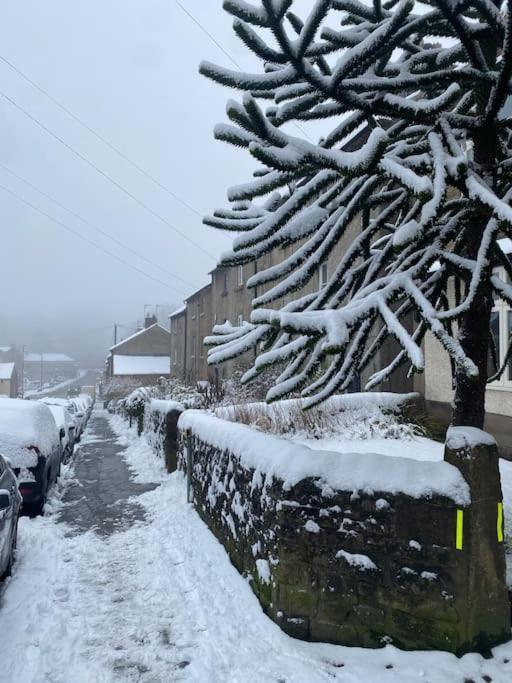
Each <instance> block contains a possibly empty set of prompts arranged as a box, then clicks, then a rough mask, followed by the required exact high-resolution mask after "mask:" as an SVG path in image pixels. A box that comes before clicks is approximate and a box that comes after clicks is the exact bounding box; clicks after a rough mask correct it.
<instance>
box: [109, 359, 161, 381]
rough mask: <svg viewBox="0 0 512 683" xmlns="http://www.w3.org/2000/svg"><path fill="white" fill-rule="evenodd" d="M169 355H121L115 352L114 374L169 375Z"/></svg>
mask: <svg viewBox="0 0 512 683" xmlns="http://www.w3.org/2000/svg"><path fill="white" fill-rule="evenodd" d="M169 373H170V359H169V356H119V355H117V354H114V375H117V376H119V375H121V376H125V375H137V376H139V375H168V374H169Z"/></svg>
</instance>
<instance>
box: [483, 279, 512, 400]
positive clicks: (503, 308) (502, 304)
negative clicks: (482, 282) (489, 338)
mask: <svg viewBox="0 0 512 683" xmlns="http://www.w3.org/2000/svg"><path fill="white" fill-rule="evenodd" d="M493 275H497V276H498V277H499V278H500V279H501V280H503V282H507V274H506V271H505V269H504V268H501V267H500V268H495V269H494V270H493ZM492 313H498V325H499V328H498V329H499V332H498V334H499V356H500V357H499V364H498V365H499V368H501V366H502V365H503V361H504V359H505V354H506V352H507V349H508V346H509V343H510V335H509V331H508V319H509V316H512V307H511V306H510V304H508V303H507V302H506V301H505V300H504V299H500V298H498V297H496V299H495V300H494V305H493V307H492ZM509 371H510V373H511V374H512V359H511V360H509V369H507V368H505V370H504V371H503V375H502V376H501V377H500V379H498V380H495V381H494V382H490V383H489V384H488V385H487V386H488V388H489V389H493V390H494V389H496V390H498V391H512V379H508V374H509Z"/></svg>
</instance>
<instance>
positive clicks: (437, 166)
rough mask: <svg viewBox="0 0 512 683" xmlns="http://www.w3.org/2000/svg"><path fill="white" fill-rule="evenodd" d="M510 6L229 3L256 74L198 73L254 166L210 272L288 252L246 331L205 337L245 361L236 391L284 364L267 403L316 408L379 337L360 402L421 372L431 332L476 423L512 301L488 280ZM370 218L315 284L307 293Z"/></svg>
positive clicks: (507, 179)
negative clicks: (224, 98)
mask: <svg viewBox="0 0 512 683" xmlns="http://www.w3.org/2000/svg"><path fill="white" fill-rule="evenodd" d="M294 4H295V5H296V6H297V5H299V4H300V5H301V6H306V7H308V9H307V14H306V16H304V17H303V18H299V16H297V15H296V14H295V13H294V12H293V10H294V9H295V7H294ZM511 5H512V0H509V2H508V3H506V4H505V5H504V6H503V7H501V3H499V2H494V1H493V0H430V1H428V0H427V1H426V2H424V3H419V2H414V1H413V0H400V1H399V2H396V1H395V0H390V1H389V2H384V3H381V2H380V0H374V1H373V2H371V1H370V0H367V2H364V3H363V2H360V1H359V0H315V1H313V0H312V1H311V2H310V3H302V2H300V3H299V2H298V1H297V2H295V3H294V0H261V2H258V3H256V2H253V3H249V2H245V1H244V0H225V1H224V9H225V10H226V11H227V12H229V13H230V14H231V15H233V16H234V17H235V20H234V30H235V32H236V34H237V35H238V36H239V37H240V38H241V40H242V41H243V42H244V43H245V44H246V45H247V47H248V48H249V49H250V50H252V52H253V53H255V54H256V55H257V56H258V57H259V58H260V59H261V60H262V62H263V64H264V66H263V68H262V71H261V73H254V74H251V73H241V72H237V71H233V70H229V69H225V68H222V67H219V66H215V65H213V64H211V63H203V64H202V65H201V72H202V73H203V74H204V75H206V76H208V77H209V78H211V79H213V80H215V81H217V82H219V83H221V84H223V85H226V86H230V87H232V88H235V89H237V90H240V91H243V92H244V93H245V94H244V97H243V101H242V102H241V103H239V102H235V101H230V102H229V103H228V108H227V113H228V117H229V119H230V120H231V123H230V124H222V125H219V126H217V128H216V137H217V138H218V139H220V140H224V141H226V142H228V143H231V144H233V145H236V146H240V147H245V148H247V149H248V150H249V152H250V153H251V154H252V156H253V157H254V158H255V159H257V160H258V162H259V166H258V168H257V170H256V171H255V173H254V178H253V180H252V181H251V182H249V183H248V184H246V185H242V186H238V187H235V188H232V189H231V190H230V193H229V199H230V201H232V202H233V205H232V206H231V207H230V208H229V209H226V210H222V211H217V212H215V215H214V216H213V217H212V218H210V219H208V220H207V221H206V222H207V223H208V224H210V225H213V226H215V227H218V228H220V229H224V230H232V231H235V232H237V233H239V234H238V235H237V236H236V238H235V241H234V247H233V251H232V253H230V254H228V255H226V256H225V257H224V258H223V261H222V262H221V265H226V266H232V265H236V264H244V263H248V262H252V261H254V260H255V259H257V258H259V257H261V256H263V255H265V254H267V253H269V252H271V251H273V250H274V249H276V247H278V246H282V245H288V246H290V245H291V246H292V249H291V254H290V255H289V256H288V257H287V258H286V259H285V260H284V261H283V262H281V263H279V264H278V265H274V266H272V267H268V268H266V269H263V270H261V271H260V272H257V273H256V274H255V275H254V276H253V277H251V278H250V280H249V281H248V283H247V284H248V286H249V287H251V288H255V289H256V292H257V295H256V297H255V299H254V302H253V308H254V310H253V314H252V320H251V323H250V324H249V323H247V324H245V325H244V326H243V327H241V328H232V327H228V326H220V327H218V328H216V330H215V333H214V337H213V338H211V339H210V340H209V343H210V344H211V345H212V346H213V349H212V350H211V351H210V360H211V362H218V361H222V360H225V359H228V358H233V357H235V356H236V355H238V354H241V353H243V352H245V351H247V350H248V349H251V348H255V349H257V350H258V353H259V357H258V359H257V361H256V364H255V367H254V369H253V370H252V371H250V372H249V373H248V376H247V379H250V377H251V376H253V375H254V374H255V373H257V372H258V371H259V370H260V369H262V368H264V367H268V366H269V365H272V364H282V363H284V364H285V369H284V371H283V372H282V374H281V376H280V377H279V380H278V382H277V384H276V385H275V387H274V388H273V389H272V390H271V391H270V394H269V397H268V398H269V399H272V400H273V399H276V398H280V397H284V396H286V395H287V394H289V393H291V392H296V391H299V390H301V391H302V394H303V396H304V397H305V398H306V405H313V404H315V403H318V402H320V401H322V400H324V399H325V398H327V397H328V396H330V395H331V394H333V393H334V392H339V391H342V390H343V389H344V388H346V387H348V385H349V384H350V383H351V381H352V380H353V379H354V377H355V376H356V375H359V374H360V373H362V372H363V371H364V370H365V368H367V367H368V366H369V364H370V363H371V362H372V360H373V359H374V358H375V356H376V354H377V353H378V351H379V349H380V347H381V346H382V344H383V343H384V342H385V340H386V339H387V337H388V336H389V335H392V336H394V337H396V339H397V340H398V341H399V343H400V347H401V350H400V352H399V353H398V355H397V356H396V358H394V360H393V361H392V362H391V363H390V364H389V365H388V366H387V367H383V368H381V369H380V370H379V372H378V373H376V374H374V375H373V376H371V377H370V379H369V382H368V388H371V387H374V386H377V385H378V384H379V383H380V382H382V381H383V380H384V379H385V378H387V377H388V376H389V375H390V374H391V373H392V372H393V371H395V370H396V369H397V368H398V367H399V366H401V365H402V364H404V363H408V364H409V365H410V366H411V369H412V371H413V372H414V371H416V372H421V371H422V370H423V363H424V361H423V354H422V351H421V343H422V340H423V337H424V335H425V334H426V333H427V332H431V333H432V334H433V335H435V337H437V339H438V340H439V341H440V343H441V344H442V346H443V347H444V349H445V351H446V353H447V354H448V355H449V357H450V359H451V362H452V367H453V376H454V384H455V407H454V424H457V425H471V426H475V427H482V426H483V421H484V397H485V386H486V383H487V381H488V380H489V379H490V377H489V371H488V359H489V357H491V358H494V359H496V352H495V349H493V342H492V335H491V334H490V331H489V327H490V320H491V309H492V305H493V303H492V302H493V296H497V297H500V298H502V299H505V300H506V301H507V302H509V303H511V304H512V287H511V286H509V285H508V284H507V283H506V282H505V281H504V280H502V279H500V278H499V277H497V276H496V275H494V274H493V270H494V269H495V268H496V266H501V267H502V268H504V270H505V272H506V273H507V274H508V276H509V278H510V279H511V280H512V267H511V265H510V263H509V261H508V259H507V257H506V256H505V254H504V253H502V251H501V249H500V246H499V243H498V237H500V235H501V236H503V235H507V234H511V233H512V209H511V208H510V206H509V199H510V197H512V153H511V150H512V137H511V130H512V118H507V116H506V115H505V113H504V106H505V103H506V102H507V99H508V97H509V93H510V92H512V90H511V87H512V86H511V83H510V78H511V71H512V56H511V42H512V7H511ZM319 119H322V120H324V121H325V123H324V125H325V127H326V131H328V132H327V133H326V134H325V135H324V137H323V138H322V139H320V140H319V141H318V142H317V143H315V142H312V141H310V140H309V139H308V137H309V136H307V135H306V134H304V135H303V134H302V130H303V128H304V126H305V125H307V124H306V123H305V122H309V121H313V120H319ZM290 122H295V124H296V125H294V126H293V127H292V126H290V125H286V124H289V123H290ZM329 124H330V125H329ZM354 140H358V141H359V142H358V146H357V147H356V148H354ZM266 195H268V196H269V197H270V199H269V198H268V197H266V198H265V199H264V200H262V199H261V198H262V197H265V196H266ZM365 209H366V212H367V216H368V220H366V221H362V222H361V227H360V230H359V231H358V232H357V235H356V236H355V238H354V239H352V240H351V241H350V242H349V243H348V246H347V248H346V250H345V251H344V253H343V255H342V257H340V259H339V261H338V262H337V264H336V268H335V269H334V270H333V272H332V273H331V274H330V277H329V279H328V281H327V284H326V286H325V287H323V288H322V289H320V290H319V291H316V292H314V293H312V294H307V295H302V294H301V290H302V289H303V287H304V286H305V285H306V284H307V283H308V282H309V281H310V280H311V279H312V278H313V277H316V274H317V272H318V267H319V264H320V263H322V262H324V261H325V260H326V259H327V258H328V257H329V255H330V254H331V253H332V252H333V249H334V248H335V246H336V245H337V243H339V241H340V240H341V239H342V238H343V237H344V236H345V235H346V234H347V230H349V228H350V226H351V225H353V224H354V220H355V219H356V218H357V217H358V216H360V215H362V213H363V210H365ZM452 290H453V295H451V292H452ZM294 293H296V296H295V297H293V296H292V299H293V301H292V303H288V305H286V306H282V307H280V308H279V306H276V302H278V301H279V300H280V299H281V298H282V297H283V296H284V295H286V296H287V297H288V300H290V295H291V294H292V295H293V294H294ZM449 294H450V296H449ZM413 312H414V316H413V315H411V314H412V313H413ZM411 321H413V322H412V329H411ZM508 356H509V354H508V353H507V358H508ZM498 365H499V360H498ZM500 372H503V368H500V367H496V369H495V371H493V372H492V373H491V374H495V375H496V374H497V373H500Z"/></svg>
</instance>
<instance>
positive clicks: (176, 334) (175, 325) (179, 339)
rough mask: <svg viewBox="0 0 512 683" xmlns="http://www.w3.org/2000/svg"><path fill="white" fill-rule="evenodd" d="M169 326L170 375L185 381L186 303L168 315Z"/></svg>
mask: <svg viewBox="0 0 512 683" xmlns="http://www.w3.org/2000/svg"><path fill="white" fill-rule="evenodd" d="M169 321H170V328H171V340H170V342H171V346H170V354H171V377H175V378H176V379H180V380H182V381H185V380H186V378H187V335H186V325H187V306H186V304H185V305H184V306H182V307H181V308H179V309H178V310H177V311H174V313H172V314H171V315H170V316H169Z"/></svg>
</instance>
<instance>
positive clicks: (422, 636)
mask: <svg viewBox="0 0 512 683" xmlns="http://www.w3.org/2000/svg"><path fill="white" fill-rule="evenodd" d="M185 415H187V414H186V413H185ZM225 425H226V429H229V428H230V427H229V423H225ZM180 426H181V423H180ZM186 441H187V439H182V442H181V450H180V454H179V466H180V467H181V468H182V469H183V470H185V469H186V454H185V446H186ZM188 441H189V443H190V444H191V446H192V468H191V472H190V474H191V488H192V491H193V499H194V503H195V507H196V509H197V512H198V513H199V515H200V516H201V517H202V519H203V520H204V521H205V523H206V524H207V525H208V526H209V528H210V529H211V530H212V532H213V533H214V534H215V535H216V537H217V538H218V539H219V540H220V542H221V543H222V544H223V545H224V547H225V548H226V550H227V552H228V554H229V557H230V559H231V561H232V563H233V564H234V565H235V567H236V568H237V569H238V571H239V572H240V573H241V574H243V575H244V576H246V577H248V578H249V580H250V584H251V586H252V589H253V590H254V592H255V594H256V595H257V597H258V599H259V600H260V602H261V605H262V607H263V609H264V610H265V612H266V613H267V614H268V615H269V617H270V618H272V619H273V620H274V621H275V622H276V623H278V624H279V625H280V626H281V627H282V629H283V630H284V631H286V632H287V633H288V634H290V635H292V636H295V637H298V638H302V639H306V640H313V641H327V642H332V643H338V644H343V645H353V646H366V647H378V646H381V645H383V644H385V643H387V642H392V643H394V644H395V645H397V646H399V647H402V648H405V649H440V650H448V651H451V652H455V653H459V654H460V653H463V652H466V651H470V650H480V651H484V650H486V649H487V648H488V647H489V646H491V645H494V644H496V643H497V642H501V641H503V640H505V639H507V638H508V637H509V635H510V629H509V625H510V610H509V605H508V600H507V596H506V588H505V584H504V581H503V591H501V592H500V591H499V590H498V592H496V590H494V593H493V594H492V595H491V596H490V597H489V596H487V598H486V599H488V606H487V608H488V614H487V617H490V621H489V619H487V621H486V622H485V629H484V632H482V633H480V632H479V630H478V625H475V621H478V615H479V612H478V610H479V609H480V607H479V605H480V603H481V600H480V598H479V600H478V601H477V602H478V603H479V604H478V605H477V606H475V607H474V608H473V606H472V595H471V594H470V593H469V592H468V576H469V575H470V568H469V563H470V562H472V563H474V566H473V567H472V571H471V575H473V576H474V575H475V569H476V570H478V566H479V565H478V562H479V558H478V557H476V555H475V544H474V543H473V544H471V542H470V540H468V539H467V538H466V537H464V536H462V540H461V539H460V538H458V537H457V519H459V521H460V520H461V519H462V522H463V523H464V520H467V519H468V514H469V515H471V512H470V509H469V506H461V504H460V501H459V503H458V504H457V503H456V502H455V501H454V500H453V499H451V498H450V497H447V496H445V495H433V496H429V497H419V498H413V497H411V496H409V495H405V494H403V493H396V492H395V493H392V494H390V492H389V491H380V492H379V491H377V490H374V491H373V492H363V491H360V490H333V489H332V488H330V487H329V486H326V485H325V482H321V481H319V480H318V479H317V478H314V477H307V478H304V479H302V480H300V481H298V482H296V483H295V484H294V485H292V486H290V485H289V484H286V483H285V482H284V481H283V480H282V479H280V478H279V477H276V476H272V475H269V474H265V472H264V471H262V470H260V469H259V468H257V467H247V464H246V463H243V462H242V460H241V458H240V456H239V455H238V454H235V453H233V452H232V451H231V450H230V449H228V448H223V447H219V445H218V444H217V445H216V446H215V445H212V444H211V443H209V442H208V440H207V439H205V438H204V436H203V437H202V438H201V437H200V436H198V435H197V434H194V430H193V429H192V430H190V426H188ZM284 443H286V442H283V444H284ZM275 444H276V441H275V440H274V441H272V442H270V441H269V447H275ZM316 455H318V456H320V453H319V452H318V453H315V452H314V451H312V456H313V457H314V456H316ZM341 457H342V456H341V455H340V458H341ZM382 457H385V456H382ZM417 464H418V466H420V465H424V463H417ZM440 464H446V465H447V463H440ZM418 476H424V472H420V471H419V470H418ZM496 495H497V496H498V495H499V494H498V492H496ZM469 528H470V525H468V530H469ZM487 532H488V530H487V531H486V533H487ZM491 535H492V534H491ZM495 535H496V534H495ZM495 542H497V541H492V540H491V545H492V543H495ZM468 543H469V546H468ZM458 544H459V545H460V544H462V545H461V546H460V547H459V548H457V547H456V546H457V545H458ZM467 547H469V548H470V549H471V552H466V548H467ZM489 547H490V546H489ZM501 570H502V567H498V568H497V572H498V574H495V573H493V570H490V571H488V572H486V573H487V574H488V576H489V581H490V584H489V585H493V586H494V587H495V586H496V582H497V585H498V586H499V587H501V583H500V581H501V579H502V578H503V577H501V578H500V576H499V573H500V571H501ZM493 582H494V583H493ZM475 588H476V587H475V586H473V589H475ZM498 593H499V594H498ZM484 597H486V596H484ZM495 601H497V602H498V612H499V614H498V615H496V614H495V611H494V607H495V604H494V603H495ZM500 601H502V604H503V608H501V607H500V604H501V603H500ZM475 604H476V603H475ZM493 619H494V621H493ZM504 624H505V626H504Z"/></svg>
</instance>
